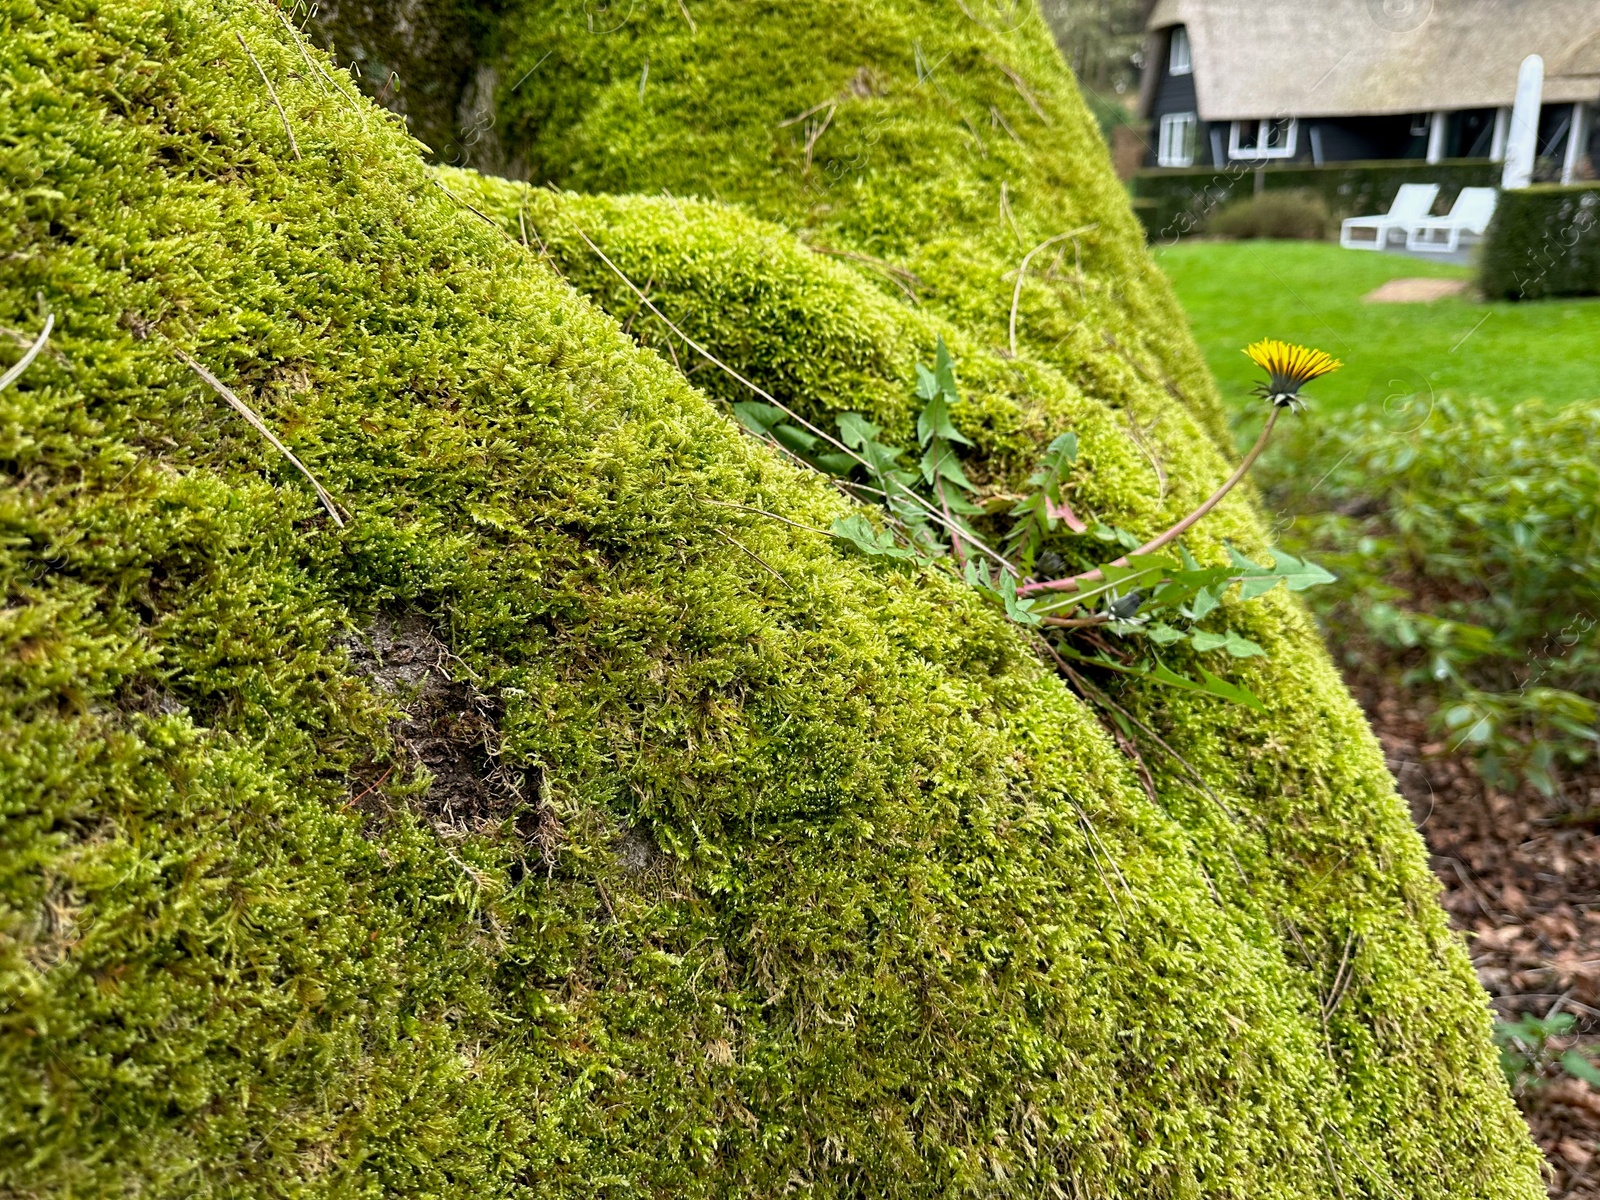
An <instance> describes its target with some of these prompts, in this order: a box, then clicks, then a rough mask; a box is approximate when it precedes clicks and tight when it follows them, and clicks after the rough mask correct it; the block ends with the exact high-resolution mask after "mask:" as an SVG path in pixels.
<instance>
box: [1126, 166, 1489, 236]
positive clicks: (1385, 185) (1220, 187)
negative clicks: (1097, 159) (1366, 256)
mask: <svg viewBox="0 0 1600 1200" xmlns="http://www.w3.org/2000/svg"><path fill="white" fill-rule="evenodd" d="M1258 179H1259V180H1260V187H1261V188H1262V189H1263V190H1265V191H1269V192H1276V191H1290V190H1294V191H1307V192H1311V193H1313V194H1315V195H1318V196H1320V197H1322V199H1323V201H1324V202H1325V203H1326V204H1327V206H1328V211H1329V212H1330V213H1331V214H1332V215H1333V217H1334V219H1335V220H1336V221H1341V220H1343V219H1344V218H1346V217H1356V216H1363V215H1365V214H1368V213H1381V212H1386V211H1388V208H1389V205H1390V204H1391V203H1393V201H1394V197H1395V193H1396V192H1398V191H1399V190H1400V185H1401V184H1406V183H1437V184H1438V185H1439V188H1440V193H1439V204H1440V205H1441V206H1443V207H1448V206H1449V205H1450V203H1451V202H1452V201H1454V199H1455V196H1456V193H1457V192H1459V191H1460V190H1461V189H1462V188H1464V187H1488V186H1491V185H1494V184H1498V183H1499V182H1500V164H1499V163H1489V162H1481V161H1478V160H1476V159H1452V160H1450V161H1447V162H1442V163H1432V164H1430V163H1425V162H1404V163H1394V162H1354V163H1339V164H1337V165H1330V166H1325V167H1306V166H1267V167H1240V168H1238V169H1236V170H1222V171H1219V170H1217V169H1216V168H1215V167H1189V168H1185V169H1181V170H1153V171H1141V172H1140V173H1139V174H1137V175H1135V176H1134V177H1133V179H1132V180H1131V181H1130V183H1129V187H1130V188H1131V189H1132V192H1133V196H1134V212H1136V213H1137V214H1138V216H1139V219H1140V220H1142V221H1143V222H1144V225H1145V230H1146V233H1147V234H1148V235H1149V237H1150V240H1151V241H1170V240H1173V239H1175V238H1182V237H1189V236H1190V235H1192V234H1197V233H1203V232H1204V231H1205V227H1206V222H1207V221H1208V220H1209V219H1210V217H1211V215H1212V214H1213V213H1216V212H1218V211H1220V210H1221V209H1223V208H1225V207H1227V206H1228V205H1229V204H1231V203H1233V202H1235V201H1237V200H1243V199H1246V198H1248V197H1249V196H1251V195H1253V194H1254V193H1255V191H1256V190H1257V186H1258V184H1257V180H1258ZM1441 211H1442V208H1441Z"/></svg>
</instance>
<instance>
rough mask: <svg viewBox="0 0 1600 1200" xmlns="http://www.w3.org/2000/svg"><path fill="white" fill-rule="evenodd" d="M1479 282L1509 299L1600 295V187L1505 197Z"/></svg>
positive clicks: (1526, 190)
mask: <svg viewBox="0 0 1600 1200" xmlns="http://www.w3.org/2000/svg"><path fill="white" fill-rule="evenodd" d="M1479 280H1480V282H1479V286H1480V287H1482V288H1483V294H1484V295H1485V296H1490V297H1495V298H1499V297H1505V298H1506V299H1509V300H1537V299H1540V298H1541V297H1544V296H1600V184H1593V183H1591V184H1583V185H1579V186H1575V187H1553V186H1551V187H1531V188H1522V189H1520V190H1517V191H1511V192H1505V193H1502V195H1501V197H1500V206H1499V208H1498V209H1496V211H1495V215H1494V222H1493V223H1492V224H1491V225H1490V227H1489V234H1488V237H1487V239H1486V241H1485V244H1484V247H1483V261H1482V266H1481V269H1480V273H1479Z"/></svg>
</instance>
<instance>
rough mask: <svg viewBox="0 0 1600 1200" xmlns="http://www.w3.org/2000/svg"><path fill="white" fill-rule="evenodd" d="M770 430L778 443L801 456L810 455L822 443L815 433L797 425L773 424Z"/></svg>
mask: <svg viewBox="0 0 1600 1200" xmlns="http://www.w3.org/2000/svg"><path fill="white" fill-rule="evenodd" d="M771 432H772V436H773V438H774V439H776V440H777V443H778V445H780V446H782V447H784V448H785V449H787V450H793V451H794V452H795V453H796V454H799V455H801V456H802V457H804V456H807V455H810V454H811V453H812V452H813V451H814V450H816V448H817V447H818V446H820V445H822V444H823V443H822V439H821V438H819V437H818V436H817V435H816V434H814V433H810V432H808V431H806V430H804V429H801V428H800V427H799V426H798V425H789V424H783V425H774V426H773V427H772V430H771Z"/></svg>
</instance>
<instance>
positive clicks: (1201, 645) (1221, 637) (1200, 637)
mask: <svg viewBox="0 0 1600 1200" xmlns="http://www.w3.org/2000/svg"><path fill="white" fill-rule="evenodd" d="M1189 644H1190V645H1192V646H1193V647H1194V648H1195V649H1196V650H1198V651H1199V652H1200V653H1201V654H1208V653H1210V652H1211V651H1212V650H1221V649H1222V648H1223V647H1224V646H1226V645H1227V644H1228V635H1227V634H1225V633H1212V632H1211V631H1210V630H1209V629H1196V630H1194V631H1193V632H1192V633H1190V634H1189Z"/></svg>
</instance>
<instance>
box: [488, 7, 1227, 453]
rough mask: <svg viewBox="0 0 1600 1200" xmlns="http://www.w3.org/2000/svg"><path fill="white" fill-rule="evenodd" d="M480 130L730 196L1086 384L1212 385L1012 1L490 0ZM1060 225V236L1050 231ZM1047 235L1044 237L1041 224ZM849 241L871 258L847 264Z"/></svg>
mask: <svg viewBox="0 0 1600 1200" xmlns="http://www.w3.org/2000/svg"><path fill="white" fill-rule="evenodd" d="M491 40H492V41H493V42H495V43H497V44H498V45H499V47H500V50H499V57H498V60H497V62H498V65H497V73H498V77H499V78H500V79H501V80H503V83H502V84H501V86H500V89H499V91H498V93H497V106H496V108H497V110H496V124H495V132H496V136H497V137H498V138H499V139H500V141H501V143H502V145H503V146H504V150H505V153H506V154H508V155H511V156H513V157H515V158H516V159H517V160H518V163H519V165H524V164H525V169H526V170H527V172H528V176H527V177H528V178H529V179H530V180H531V181H532V182H534V183H535V184H539V185H543V184H546V183H554V184H555V185H557V186H559V187H561V188H566V189H571V190H574V191H580V192H637V193H644V194H656V193H660V192H663V191H665V192H667V193H670V194H672V195H676V196H702V197H707V198H711V199H716V200H723V201H728V202H733V203H738V204H741V205H743V206H745V207H746V208H748V209H749V210H750V211H751V212H752V213H754V214H755V215H757V216H761V217H765V218H766V219H768V220H771V221H776V222H778V223H779V224H781V225H784V226H786V227H789V228H792V229H795V230H796V231H797V232H798V233H800V234H801V235H802V236H803V237H804V238H805V239H806V240H807V241H808V242H809V243H810V244H811V245H812V246H813V247H816V248H818V249H819V250H825V251H834V252H844V253H845V254H848V255H856V256H865V260H864V259H863V258H860V257H857V258H853V259H852V258H844V259H843V260H842V261H844V262H846V263H850V264H852V265H853V266H855V267H857V268H858V269H860V270H862V271H863V272H865V273H867V274H869V275H875V276H877V277H878V278H880V279H881V278H882V277H883V273H884V271H885V268H886V267H887V268H897V269H899V270H901V271H906V272H909V273H910V274H911V276H912V277H913V278H914V281H915V282H913V283H911V284H910V286H911V287H912V288H913V289H914V290H915V291H916V292H917V294H918V296H919V299H920V302H921V304H922V305H923V306H925V307H927V308H930V309H932V310H933V311H936V312H938V313H940V314H941V315H944V316H946V317H948V318H950V319H952V320H954V321H956V322H957V323H959V324H961V325H963V326H965V327H966V328H968V329H970V330H971V331H972V334H973V336H974V337H975V338H976V339H978V340H980V341H981V342H982V343H983V344H985V345H989V346H994V347H1002V348H1008V349H1009V347H1010V343H1011V326H1012V321H1011V309H1012V304H1011V300H1012V295H1013V284H1014V280H1015V272H1016V270H1017V268H1018V265H1019V261H1020V260H1021V259H1022V257H1023V256H1024V255H1025V254H1027V253H1028V252H1029V251H1031V250H1034V248H1035V247H1039V246H1040V245H1041V243H1048V244H1045V245H1043V247H1042V248H1041V249H1039V250H1038V251H1037V253H1035V255H1034V257H1033V258H1032V260H1031V261H1030V263H1029V269H1028V271H1027V273H1026V275H1025V278H1024V281H1023V287H1022V294H1021V298H1020V302H1019V303H1018V305H1017V319H1016V323H1015V328H1016V342H1017V348H1018V349H1029V350H1032V351H1033V352H1034V353H1035V354H1037V355H1038V356H1039V357H1040V358H1041V360H1042V361H1045V362H1048V363H1051V364H1053V365H1056V366H1058V367H1059V368H1061V369H1062V370H1063V371H1065V372H1066V373H1067V374H1068V375H1069V376H1070V377H1072V378H1073V379H1074V380H1075V381H1076V382H1078V383H1080V384H1081V385H1082V386H1083V387H1084V389H1085V390H1086V391H1088V392H1090V393H1092V394H1095V395H1099V396H1108V397H1110V396H1124V395H1129V394H1132V393H1135V392H1138V391H1140V390H1141V389H1142V388H1143V387H1146V386H1149V385H1154V386H1155V388H1156V390H1158V391H1163V392H1164V395H1163V399H1166V400H1169V402H1170V399H1169V397H1167V396H1166V395H1165V392H1166V391H1170V393H1171V394H1172V395H1174V396H1176V397H1178V398H1179V399H1180V401H1181V402H1183V403H1184V404H1186V405H1187V406H1188V407H1189V408H1190V409H1191V410H1192V411H1194V412H1196V413H1197V414H1200V415H1201V416H1202V418H1203V419H1204V420H1205V421H1206V423H1207V425H1208V427H1209V428H1210V429H1211V430H1212V432H1213V433H1215V434H1216V435H1217V436H1218V437H1219V440H1222V431H1221V417H1220V413H1219V410H1218V407H1217V400H1216V392H1215V388H1214V385H1213V384H1212V383H1211V380H1210V378H1209V376H1208V375H1207V374H1206V371H1205V369H1204V366H1203V365H1202V363H1201V361H1200V359H1199V356H1198V355H1197V354H1196V353H1195V351H1194V348H1193V345H1192V343H1191V341H1190V338H1189V334H1188V329H1187V326H1186V325H1185V323H1184V321H1183V317H1182V315H1181V313H1180V312H1179V310H1178V307H1177V303H1176V301H1175V299H1174V298H1173V295H1172V292H1171V289H1170V288H1169V287H1168V285H1167V283H1166V281H1165V279H1164V278H1163V277H1162V276H1161V275H1160V273H1159V272H1157V271H1156V270H1155V269H1154V267H1153V266H1152V265H1151V263H1150V259H1149V256H1148V255H1147V254H1146V253H1145V249H1144V234H1143V230H1142V229H1141V228H1140V226H1139V224H1138V222H1137V221H1136V220H1135V219H1134V217H1133V215H1132V211H1131V209H1130V207H1129V205H1128V201H1127V197H1126V195H1125V194H1124V192H1123V190H1122V187H1121V185H1120V184H1119V183H1118V182H1117V180H1116V177H1115V176H1114V175H1113V173H1112V171H1111V168H1110V162H1109V159H1108V156H1107V151H1106V147H1105V143H1104V141H1103V139H1102V138H1101V136H1100V133H1099V131H1098V129H1097V128H1096V126H1095V123H1094V119H1093V118H1092V117H1091V116H1090V114H1089V112H1088V110H1087V109H1086V108H1085V106H1084V104H1083V103H1082V100H1081V98H1080V97H1079V95H1078V92H1077V89H1076V87H1075V86H1074V84H1073V82H1072V78H1071V76H1070V75H1069V74H1068V72H1067V70H1066V68H1065V66H1064V64H1063V63H1062V60H1061V56H1060V53H1059V52H1058V51H1057V49H1056V47H1055V43H1054V42H1053V40H1052V39H1051V36H1050V33H1049V30H1048V28H1047V27H1046V26H1045V24H1044V22H1043V20H1041V19H1040V17H1039V16H1038V13H1037V10H1036V7H1035V5H1034V4H1033V3H1032V0H971V2H970V3H969V2H967V0H821V2H819V3H815V4H788V3H761V4H747V3H743V2H742V0H699V2H696V3H685V4H683V5H680V4H679V3H678V2H677V0H629V3H627V4H613V5H610V6H609V10H608V12H607V14H606V19H602V17H601V15H599V14H598V13H597V10H596V6H595V5H594V4H593V3H591V2H589V0H557V2H554V3H526V2H522V0H511V2H510V3H508V4H507V5H506V6H505V16H504V18H503V19H502V20H501V22H500V24H499V26H498V29H497V32H496V33H495V35H494V36H493V38H492V39H491ZM1063 235H1071V236H1063ZM1050 239H1058V240H1053V241H1052V240H1050ZM867 260H872V261H867Z"/></svg>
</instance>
